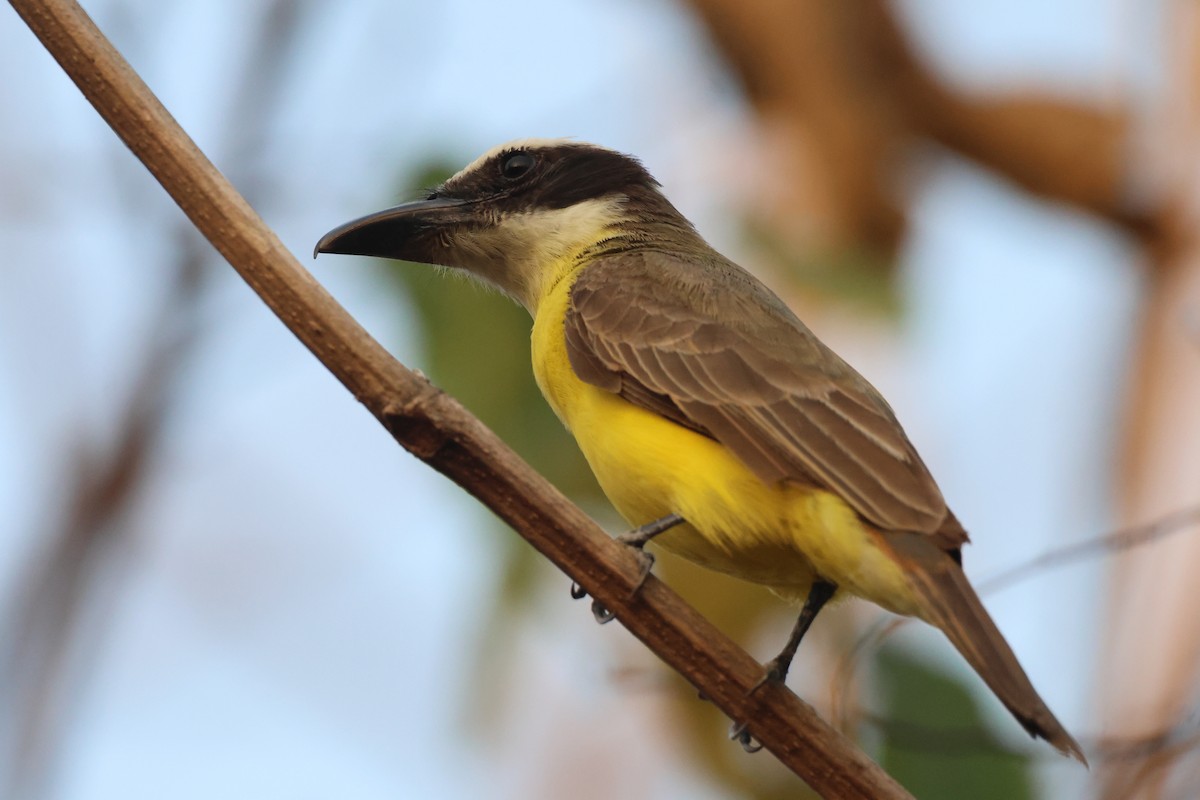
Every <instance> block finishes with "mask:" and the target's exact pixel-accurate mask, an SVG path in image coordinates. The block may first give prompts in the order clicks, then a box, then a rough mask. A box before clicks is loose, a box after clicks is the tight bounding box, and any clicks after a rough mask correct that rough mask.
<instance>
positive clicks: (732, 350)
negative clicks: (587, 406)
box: [565, 252, 966, 548]
mask: <svg viewBox="0 0 1200 800" xmlns="http://www.w3.org/2000/svg"><path fill="white" fill-rule="evenodd" d="M565 325H566V331H565V332H566V341H567V354H568V356H569V358H570V361H571V366H572V367H573V368H574V369H575V371H576V373H577V374H578V375H579V377H580V378H581V379H583V380H584V381H586V382H588V383H591V384H593V385H595V386H599V387H600V388H603V389H606V390H608V391H611V392H614V393H616V394H620V395H621V396H622V397H624V398H625V399H626V400H629V401H630V402H632V403H635V404H637V405H639V406H642V407H644V408H648V409H649V410H651V411H654V412H655V413H658V414H661V415H662V416H664V417H667V418H668V419H671V420H673V421H675V422H677V423H679V424H681V425H685V426H687V427H689V428H692V429H693V430H696V431H699V432H701V433H703V434H705V435H707V436H710V437H712V438H713V439H716V440H717V441H719V442H721V443H722V444H724V445H725V446H726V447H728V448H729V449H730V450H732V451H733V452H734V453H735V454H736V455H737V456H738V458H740V459H741V460H742V461H743V462H745V463H746V465H747V466H749V467H750V468H751V469H752V470H753V471H754V472H755V473H756V474H757V475H758V476H759V477H761V478H762V479H763V480H765V481H769V482H775V481H781V480H792V481H802V482H810V483H815V484H817V485H820V486H823V487H825V488H828V489H830V490H831V491H834V492H836V493H837V494H839V495H840V496H841V497H843V498H844V499H845V500H846V501H847V502H848V503H849V504H850V505H851V506H852V507H853V508H854V509H855V510H856V511H857V512H858V513H859V514H861V515H862V516H863V517H864V518H865V519H867V520H868V521H870V522H872V523H874V524H875V525H878V526H879V527H881V528H883V529H885V530H896V531H912V532H920V533H928V534H938V536H939V539H941V540H943V541H944V543H945V545H947V546H948V547H950V548H953V547H957V546H958V545H960V544H962V542H963V541H965V539H966V534H965V533H964V532H963V531H962V528H961V527H960V526H959V525H958V524H957V522H954V518H953V516H952V515H950V514H949V512H948V510H947V508H946V503H945V501H944V500H943V499H942V494H941V492H940V491H939V490H938V487H937V484H935V483H934V481H933V478H932V477H931V476H930V474H929V471H928V470H927V469H926V467H925V465H924V464H923V463H922V462H921V459H920V457H919V456H918V455H917V453H916V451H915V450H914V449H913V446H912V444H911V443H910V442H909V441H908V437H907V436H906V435H905V433H904V430H903V429H902V428H901V427H900V423H899V422H897V421H896V418H895V416H894V415H893V413H892V410H891V408H890V407H889V406H888V404H887V403H886V402H885V401H884V399H883V398H882V397H881V396H880V395H879V393H878V392H877V391H876V390H875V389H874V387H872V386H871V385H870V384H869V383H867V381H866V380H865V379H864V378H863V377H862V376H860V375H859V374H858V373H857V372H855V371H854V370H853V369H852V368H851V367H850V366H849V365H847V364H846V363H845V362H844V361H842V360H841V359H840V358H839V357H838V356H837V355H836V354H834V353H833V351H831V350H830V349H829V348H827V347H825V345H823V344H822V343H821V342H820V341H819V340H818V339H817V338H816V336H814V335H813V333H812V332H811V331H809V330H808V328H807V327H805V325H804V323H802V322H801V321H800V320H799V319H797V318H796V316H795V315H794V314H792V312H791V311H790V310H789V309H788V308H787V306H786V305H784V303H783V302H782V301H781V300H780V299H779V298H778V297H776V296H775V295H774V294H772V293H771V291H770V290H768V289H767V288H766V287H765V286H763V285H762V284H761V283H760V282H759V281H757V280H756V279H755V278H754V277H752V276H751V275H750V274H749V273H747V272H746V271H745V270H743V269H741V268H740V267H738V266H737V265H735V264H733V263H731V262H728V261H726V260H724V259H721V258H720V257H719V256H716V255H715V254H712V255H710V254H707V253H706V254H698V256H697V258H696V259H695V260H690V261H689V260H685V259H683V258H680V257H677V256H672V255H668V254H665V253H661V252H632V253H623V254H619V255H612V256H606V257H604V258H602V259H599V260H598V261H597V262H595V263H593V264H591V265H589V266H588V267H587V268H586V269H584V270H583V272H582V273H580V275H579V277H578V278H577V279H576V282H575V284H574V286H573V287H572V289H571V303H570V305H569V307H568V310H567V316H566V322H565Z"/></svg>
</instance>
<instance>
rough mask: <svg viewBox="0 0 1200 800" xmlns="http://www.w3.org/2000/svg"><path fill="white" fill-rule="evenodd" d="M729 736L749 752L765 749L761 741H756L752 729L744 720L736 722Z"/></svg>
mask: <svg viewBox="0 0 1200 800" xmlns="http://www.w3.org/2000/svg"><path fill="white" fill-rule="evenodd" d="M729 738H730V739H731V740H733V741H735V742H737V743H738V744H740V745H741V746H742V749H743V750H745V751H746V752H747V753H757V752H758V751H759V750H762V749H763V746H762V743H761V742H756V741H754V737H753V736H751V735H750V730H749V728H748V727H747V725H746V723H744V722H738V723H734V726H733V727H732V728H730V729H729Z"/></svg>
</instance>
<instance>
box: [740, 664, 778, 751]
mask: <svg viewBox="0 0 1200 800" xmlns="http://www.w3.org/2000/svg"><path fill="white" fill-rule="evenodd" d="M765 666H766V669H765V670H764V671H763V675H762V677H761V678H759V679H758V681H757V682H756V683H755V684H754V685H753V686H751V687H750V691H748V692H746V696H747V697H749V696H750V695H752V694H754V693H755V692H757V691H758V690H759V689H761V688H762V687H763V686H765V685H766V684H768V683H777V684H779V685H780V686H782V685H783V684H784V682H785V681H786V680H787V673H788V667H790V666H791V658H790V657H788V658H784V654H782V653H781V654H780V655H779V656H776V657H775V658H772V659H771V660H770V661H768V662H767V663H766V665H765ZM729 738H730V740H731V741H734V742H737V743H738V744H740V745H741V746H742V749H743V750H745V751H746V752H747V753H757V752H758V751H759V750H762V749H763V746H762V743H761V742H758V741H756V740H755V738H754V737H753V736H752V735H751V733H750V728H749V723H746V722H735V723H734V724H733V727H731V728H730V729H729Z"/></svg>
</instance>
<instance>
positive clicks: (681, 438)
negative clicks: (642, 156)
mask: <svg viewBox="0 0 1200 800" xmlns="http://www.w3.org/2000/svg"><path fill="white" fill-rule="evenodd" d="M569 291H570V278H568V279H565V280H562V281H560V282H559V284H558V285H557V286H556V287H555V288H554V289H553V290H552V291H551V292H550V294H549V295H548V296H547V297H545V298H544V299H543V301H542V303H541V304H540V306H539V307H538V312H537V315H536V318H535V320H534V328H533V342H532V344H533V367H534V375H535V376H536V378H537V381H538V385H539V387H540V388H541V390H542V393H543V394H544V395H545V396H546V399H547V401H548V402H549V403H550V405H551V406H552V407H553V408H554V411H555V413H557V414H558V416H559V418H560V419H561V420H562V421H563V423H564V424H565V425H566V426H567V428H568V429H569V430H570V431H571V432H572V434H573V435H574V436H575V439H576V441H577V442H578V443H579V447H580V449H581V450H582V451H583V454H584V457H585V458H587V461H588V463H589V465H590V466H591V468H592V471H593V472H595V474H596V478H597V480H598V481H599V483H600V486H601V488H602V489H603V490H604V492H605V494H606V495H607V496H608V498H609V500H611V501H612V503H613V505H614V506H615V507H616V509H617V511H618V512H620V514H621V515H622V516H623V517H625V519H626V520H628V522H629V523H630V524H631V525H635V526H636V525H642V524H644V523H646V522H650V521H653V520H656V519H660V518H662V517H664V516H666V515H668V514H670V513H676V514H679V515H681V516H682V517H683V518H684V519H685V520H687V522H688V524H686V525H681V526H678V527H676V528H673V529H671V530H669V531H667V532H666V533H664V534H662V535H661V536H659V537H658V538H656V539H655V542H656V543H657V544H659V545H661V546H662V547H663V548H665V549H667V550H670V551H672V552H674V553H677V554H679V555H681V556H683V557H685V558H688V559H690V560H692V561H695V562H696V563H698V564H701V565H703V566H705V567H708V568H710V569H714V570H718V571H720V572H725V573H728V574H730V575H734V576H736V577H739V578H743V579H745V580H749V581H753V582H755V583H761V584H765V585H767V586H770V587H771V588H773V589H775V590H776V591H778V592H779V593H780V594H782V595H784V596H787V597H791V598H796V599H803V598H804V597H805V596H806V595H807V593H808V589H809V587H810V586H811V583H812V580H813V578H814V576H819V577H822V578H824V579H826V580H829V581H832V582H833V583H835V584H837V585H838V586H839V587H840V588H841V589H843V590H845V591H848V592H850V593H852V594H855V595H858V596H861V597H865V598H867V599H869V600H871V601H873V602H875V603H878V604H879V605H882V606H884V607H885V608H888V609H890V610H892V611H895V612H897V613H901V614H912V613H914V611H915V604H914V602H913V598H912V593H911V591H910V589H909V587H908V582H907V581H906V580H905V578H904V575H903V573H902V571H901V570H900V569H899V567H898V566H897V565H896V564H895V562H893V561H892V560H891V559H890V558H889V557H888V556H887V554H886V553H885V552H884V551H883V550H882V549H881V548H880V547H879V543H878V539H877V535H876V534H874V533H872V532H871V531H869V530H868V529H867V528H866V527H864V526H863V525H862V524H861V522H860V521H859V518H858V516H857V515H856V514H855V513H854V512H853V510H852V509H850V507H849V506H847V505H846V503H845V502H844V501H843V500H842V499H841V498H839V497H838V496H836V495H834V494H832V493H830V492H827V491H824V490H819V489H813V488H811V487H806V486H801V485H797V484H790V483H779V484H775V485H769V484H767V483H764V482H763V481H762V480H760V479H759V478H758V476H756V475H755V474H754V473H753V472H751V471H750V469H749V468H747V467H746V466H745V465H744V464H743V463H742V462H741V461H740V460H739V459H738V458H737V457H736V456H735V455H733V453H732V452H730V451H729V450H728V449H726V448H725V447H724V446H723V445H721V444H719V443H718V442H715V441H713V440H712V439H709V438H708V437H705V436H701V435H700V434H698V433H695V432H694V431H691V430H688V429H687V428H683V427H681V426H679V425H676V424H675V423H673V422H671V421H669V420H667V419H665V418H663V417H660V416H658V415H657V414H654V413H652V412H650V411H647V410H645V409H643V408H641V407H638V406H635V405H633V404H632V403H629V402H627V401H625V400H623V399H622V398H620V397H619V396H617V395H614V394H611V393H609V392H606V391H603V390H601V389H598V388H596V387H594V386H591V385H590V384H586V383H584V382H582V381H581V380H579V378H578V377H577V376H576V375H575V372H574V370H572V369H571V365H570V362H569V360H568V358H567V354H566V344H565V340H564V333H563V319H564V316H565V312H566V308H567V300H568V297H569Z"/></svg>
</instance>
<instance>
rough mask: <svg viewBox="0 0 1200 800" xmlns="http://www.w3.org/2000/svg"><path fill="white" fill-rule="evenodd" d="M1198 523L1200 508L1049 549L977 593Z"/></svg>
mask: <svg viewBox="0 0 1200 800" xmlns="http://www.w3.org/2000/svg"><path fill="white" fill-rule="evenodd" d="M1198 523H1200V506H1192V507H1190V508H1184V509H1180V510H1178V511H1173V512H1171V513H1170V514H1165V515H1163V516H1162V517H1159V518H1158V519H1156V520H1153V521H1152V522H1148V523H1146V524H1144V525H1137V526H1134V527H1131V528H1122V529H1121V530H1118V531H1113V532H1112V533H1108V534H1105V535H1104V536H1099V537H1097V538H1095V539H1087V540H1085V541H1082V542H1074V543H1072V544H1068V545H1064V546H1062V547H1059V548H1056V549H1054V550H1050V551H1049V552H1046V553H1043V554H1042V555H1040V556H1038V557H1037V558H1034V559H1032V560H1030V561H1026V562H1024V563H1021V564H1017V565H1016V566H1013V567H1009V568H1008V569H1006V570H1004V571H1002V572H1000V573H998V574H996V575H993V576H992V577H990V578H987V579H985V580H983V581H980V583H979V586H978V590H979V593H980V594H981V595H986V594H992V593H994V592H998V591H1000V590H1001V589H1006V588H1008V587H1009V586H1012V585H1013V584H1015V583H1019V582H1021V581H1024V580H1028V579H1029V578H1032V577H1033V576H1035V575H1037V574H1039V573H1042V572H1045V571H1046V570H1049V569H1055V568H1058V567H1063V566H1066V565H1067V564H1070V563H1072V562H1075V561H1081V560H1083V559H1085V558H1090V557H1091V556H1094V555H1098V554H1100V553H1103V552H1107V551H1113V552H1115V551H1119V550H1129V549H1131V548H1134V547H1140V546H1142V545H1144V544H1149V543H1151V542H1154V541H1157V540H1158V539H1163V538H1166V537H1167V536H1171V535H1173V534H1176V533H1179V532H1181V531H1184V530H1187V529H1188V528H1189V527H1190V526H1191V525H1195V524H1198Z"/></svg>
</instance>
